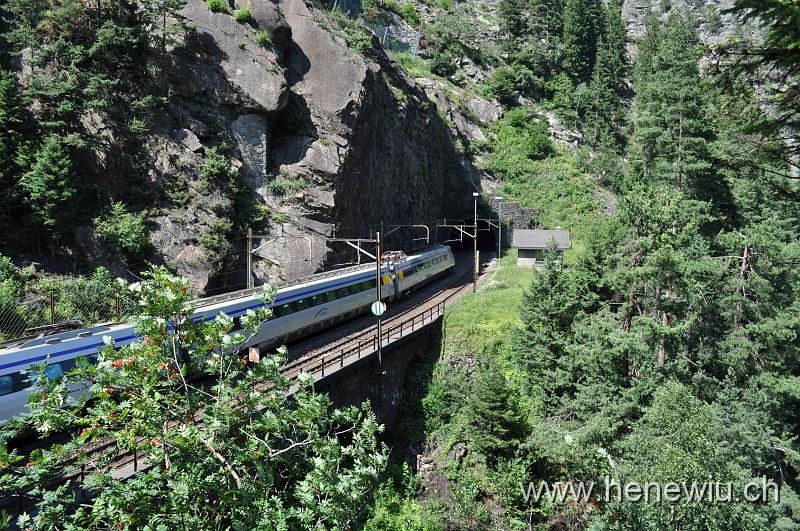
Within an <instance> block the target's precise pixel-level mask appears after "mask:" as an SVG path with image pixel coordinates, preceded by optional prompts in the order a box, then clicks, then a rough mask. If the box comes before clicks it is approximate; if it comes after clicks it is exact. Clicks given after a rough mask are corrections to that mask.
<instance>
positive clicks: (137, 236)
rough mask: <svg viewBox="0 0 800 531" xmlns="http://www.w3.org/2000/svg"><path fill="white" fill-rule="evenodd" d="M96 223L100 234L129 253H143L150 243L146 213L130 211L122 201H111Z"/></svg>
mask: <svg viewBox="0 0 800 531" xmlns="http://www.w3.org/2000/svg"><path fill="white" fill-rule="evenodd" d="M94 224H95V226H96V227H97V232H98V234H100V235H101V236H102V237H103V238H105V239H106V241H108V242H110V243H111V244H112V245H114V246H115V247H117V248H118V249H119V250H120V251H122V252H124V253H126V254H128V255H137V254H141V253H142V252H143V251H144V250H145V249H146V248H147V247H148V245H150V241H149V239H148V237H147V216H146V214H145V213H144V212H140V213H138V214H133V213H131V212H128V209H127V208H125V205H124V204H123V203H121V202H115V203H111V205H110V206H109V208H108V209H107V210H106V211H105V212H104V213H103V215H102V216H101V217H98V218H96V219H95V220H94Z"/></svg>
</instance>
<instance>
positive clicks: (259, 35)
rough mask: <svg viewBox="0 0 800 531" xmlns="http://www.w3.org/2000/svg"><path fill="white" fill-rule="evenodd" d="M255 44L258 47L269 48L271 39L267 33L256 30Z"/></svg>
mask: <svg viewBox="0 0 800 531" xmlns="http://www.w3.org/2000/svg"><path fill="white" fill-rule="evenodd" d="M256 42H257V43H258V45H259V46H264V47H266V46H269V45H270V44H271V43H272V39H271V38H270V36H269V32H267V31H262V30H258V31H257V32H256Z"/></svg>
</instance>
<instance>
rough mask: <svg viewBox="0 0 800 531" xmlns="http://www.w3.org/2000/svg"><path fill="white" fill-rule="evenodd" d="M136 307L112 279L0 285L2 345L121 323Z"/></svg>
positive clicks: (0, 336) (4, 282) (70, 279)
mask: <svg viewBox="0 0 800 531" xmlns="http://www.w3.org/2000/svg"><path fill="white" fill-rule="evenodd" d="M135 309H136V304H135V302H134V301H133V299H132V297H131V296H130V294H129V293H127V292H126V290H123V289H120V287H119V286H117V285H116V284H115V283H114V282H113V281H111V280H110V279H96V278H91V277H88V278H57V279H53V278H48V279H47V280H44V281H39V282H36V283H20V282H14V281H2V282H0V342H4V341H9V340H13V339H18V338H22V337H28V336H38V335H40V334H42V333H45V332H47V333H53V332H59V331H63V330H69V329H74V328H83V327H88V326H92V325H95V324H99V323H107V322H120V321H123V320H124V319H125V318H127V317H129V316H131V315H133V313H134V312H135Z"/></svg>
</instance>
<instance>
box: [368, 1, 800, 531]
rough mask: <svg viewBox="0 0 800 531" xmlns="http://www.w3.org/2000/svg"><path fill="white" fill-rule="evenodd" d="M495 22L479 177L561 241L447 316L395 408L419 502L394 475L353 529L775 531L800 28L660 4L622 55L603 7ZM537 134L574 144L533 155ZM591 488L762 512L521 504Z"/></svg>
mask: <svg viewBox="0 0 800 531" xmlns="http://www.w3.org/2000/svg"><path fill="white" fill-rule="evenodd" d="M729 7H730V6H729ZM709 14H711V15H713V16H709ZM498 15H499V26H500V28H501V33H500V35H501V37H500V38H499V42H498V45H499V46H500V50H502V51H501V52H500V53H499V55H498V58H499V59H498V60H499V61H502V64H500V65H499V66H497V67H496V68H494V69H493V71H492V73H491V75H490V76H489V77H488V78H487V80H486V82H485V84H484V85H483V86H482V87H479V88H478V89H477V90H485V91H486V93H488V94H491V95H492V96H493V97H495V98H496V99H497V100H499V101H501V102H502V103H503V105H504V106H505V108H506V110H505V116H504V118H502V119H501V120H500V121H499V122H497V123H496V124H495V125H494V126H493V129H492V131H491V133H490V139H489V141H488V142H487V144H486V145H485V147H484V149H485V151H484V152H483V153H484V154H483V157H484V163H485V167H487V168H490V169H491V170H492V171H493V172H494V173H495V174H496V175H498V176H500V177H501V178H502V184H501V185H500V186H499V192H500V195H503V196H504V197H506V198H513V199H515V200H519V201H521V202H522V203H523V204H526V205H529V206H535V207H536V208H537V209H538V210H539V212H540V217H541V219H543V220H545V222H544V223H545V225H544V226H551V227H552V226H553V225H555V224H556V223H558V224H560V225H562V226H565V227H568V228H569V229H570V230H571V231H572V233H573V235H574V236H575V237H577V239H578V242H577V245H576V246H575V248H574V249H573V251H571V252H569V253H567V254H566V255H565V257H564V259H563V260H562V259H561V258H559V257H558V255H556V254H555V253H552V254H551V256H550V258H549V259H548V261H547V264H546V266H545V267H544V268H543V269H542V270H541V271H536V272H534V273H527V272H524V271H523V270H519V269H517V268H516V267H515V266H514V265H513V256H510V257H508V259H504V261H503V262H501V264H500V268H501V271H500V272H498V273H497V274H496V277H495V278H494V279H493V280H490V282H489V285H488V286H487V287H486V288H485V289H484V291H483V293H479V294H478V295H476V296H472V297H471V298H468V299H467V300H465V301H464V302H463V303H461V304H460V305H459V306H458V307H457V308H456V309H455V310H453V311H452V312H451V313H450V314H449V316H448V318H447V320H446V324H445V327H446V329H447V332H446V339H445V344H444V347H443V350H442V352H441V354H440V355H439V356H440V357H439V359H438V361H432V362H431V363H432V365H430V367H429V368H428V371H429V372H428V374H430V376H424V375H423V376H420V377H419V378H417V379H416V380H415V381H414V382H412V387H411V395H410V396H408V397H407V400H406V402H405V407H406V410H405V411H406V418H407V419H408V421H407V423H406V424H405V426H406V427H407V431H406V433H407V436H408V439H406V440H404V443H403V444H409V445H411V446H412V447H413V446H414V444H419V445H420V446H419V447H420V448H421V449H422V452H421V453H422V456H421V457H418V458H417V464H418V465H419V470H420V473H421V477H422V482H421V484H414V483H413V482H412V483H409V482H408V481H405V482H404V481H403V480H402V479H401V478H400V476H399V475H398V479H396V480H395V483H394V484H396V485H400V486H402V485H405V486H406V487H405V488H406V489H408V488H409V487H408V485H411V487H410V488H411V490H412V493H411V494H409V493H408V492H407V491H403V490H402V489H401V490H394V491H391V490H390V491H387V492H384V496H383V498H381V500H382V501H381V503H382V504H383V505H380V504H379V506H378V507H379V511H378V516H377V517H376V518H377V519H376V521H375V522H376V523H375V525H374V526H373V529H382V528H386V527H392V526H393V527H392V528H394V529H407V528H408V527H406V526H404V525H403V524H401V523H400V522H403V521H413V522H416V524H415V526H416V527H415V528H417V529H430V528H443V529H450V528H459V529H487V528H506V529H528V528H556V529H584V528H593V529H599V528H625V529H767V528H781V529H790V528H795V527H796V526H797V525H798V523H800V500H798V497H797V494H796V492H797V488H798V484H797V472H798V467H799V466H800V461H798V458H799V457H800V453H798V447H797V437H798V435H800V432H799V431H798V419H797V411H798V405H800V404H798V398H800V395H798V389H800V387H799V386H798V384H800V379H798V378H799V377H800V366H799V365H798V348H799V347H800V338H798V332H799V331H800V330H799V329H800V299H798V295H800V276H798V268H797V265H798V264H800V244H799V243H798V242H800V238H798V236H800V234H799V233H800V223H798V219H799V218H798V215H800V202H799V200H800V187H798V173H797V158H796V156H797V138H796V131H797V129H796V127H795V123H796V117H797V111H798V107H797V102H796V100H794V99H792V98H793V97H794V96H793V94H795V93H796V90H797V87H798V78H797V72H798V70H797V68H798V64H800V62H798V58H797V55H796V51H793V50H796V47H797V46H798V43H799V42H800V33H798V31H797V24H798V22H800V10H798V9H797V6H796V5H793V4H791V3H784V2H778V1H776V2H747V1H741V2H737V3H736V5H735V6H733V9H732V10H731V11H726V10H724V9H719V10H716V6H715V5H714V4H712V3H707V4H706V5H705V6H703V5H702V4H701V5H700V7H699V8H698V6H696V5H695V6H693V7H692V11H686V10H684V9H679V8H672V6H671V5H670V4H669V2H661V3H660V5H656V4H653V5H652V12H650V14H649V15H648V16H647V17H646V23H645V26H644V31H643V34H642V35H641V36H634V35H632V34H631V33H629V32H626V27H625V21H624V19H623V18H622V17H621V7H620V4H619V3H618V2H615V1H613V0H612V1H610V2H608V4H604V3H601V2H594V1H592V0H566V1H564V2H557V1H548V0H529V1H524V0H522V1H520V0H503V2H501V3H500V4H499V10H498ZM721 17H724V20H725V21H726V22H725V24H724V25H723V23H722V22H721ZM758 17H761V18H758ZM723 26H724V27H723ZM714 28H716V29H717V30H720V31H723V32H725V33H726V36H725V37H724V38H720V37H719V33H715V31H714ZM701 37H702V38H701ZM720 43H721V44H720ZM548 112H554V113H555V114H556V115H557V116H558V119H559V120H560V121H561V123H562V124H566V125H567V126H568V127H572V128H575V129H576V130H577V131H579V132H580V134H581V141H580V142H579V146H577V147H566V148H565V147H564V145H563V143H561V144H560V145H559V144H557V145H553V144H551V143H550V141H549V140H548V139H547V137H546V131H547V126H546V124H541V126H537V125H536V120H535V119H534V118H533V117H534V116H537V115H538V116H547V113H548ZM554 176H561V177H562V178H561V179H559V178H554ZM565 204H566V205H567V206H566V207H565V206H564V205H565ZM523 286H524V289H523ZM509 307H510V308H511V309H509ZM517 312H518V313H517ZM464 382H469V383H468V385H465V384H464ZM607 475H608V476H610V477H612V478H614V480H616V481H620V482H623V483H624V482H625V481H634V482H638V483H639V484H641V485H644V484H646V483H648V482H661V483H664V482H669V481H678V482H681V481H695V482H698V483H702V482H705V481H719V482H721V483H723V484H726V483H728V482H730V484H731V485H732V491H731V492H732V493H734V494H733V496H736V495H737V493H741V492H742V489H743V487H744V485H745V484H746V483H747V482H750V481H751V480H757V481H758V482H759V485H761V481H762V478H763V477H766V478H770V479H771V480H773V481H775V482H776V483H778V484H779V485H780V501H779V502H776V501H775V500H774V498H773V497H772V495H770V497H769V499H768V501H767V502H762V503H749V502H745V501H743V499H742V498H741V496H739V497H738V498H736V499H733V500H731V501H730V502H724V501H723V502H719V501H718V502H716V503H697V502H694V503H692V502H687V501H685V500H683V501H677V502H668V501H664V500H659V501H658V502H650V503H645V502H638V503H632V502H625V501H619V502H617V501H612V502H611V503H607V504H606V503H605V501H604V500H603V499H602V498H601V495H597V496H595V497H592V499H580V498H578V497H575V496H572V495H569V494H568V495H567V496H566V497H565V498H564V499H562V500H561V501H560V502H558V501H557V502H555V503H553V502H551V501H549V500H546V499H545V500H540V501H534V500H532V499H527V495H528V494H529V492H527V491H526V489H527V488H528V483H529V482H534V483H536V482H539V481H544V482H546V483H548V484H551V485H552V484H558V483H561V484H562V485H566V482H596V483H597V485H599V486H602V485H604V477H606V476H607ZM396 489H397V488H396ZM598 490H601V489H600V488H599V487H598ZM723 492H724V490H723ZM386 507H389V508H391V510H387V509H386ZM392 511H396V512H399V513H400V516H391V515H390V513H391V512H392Z"/></svg>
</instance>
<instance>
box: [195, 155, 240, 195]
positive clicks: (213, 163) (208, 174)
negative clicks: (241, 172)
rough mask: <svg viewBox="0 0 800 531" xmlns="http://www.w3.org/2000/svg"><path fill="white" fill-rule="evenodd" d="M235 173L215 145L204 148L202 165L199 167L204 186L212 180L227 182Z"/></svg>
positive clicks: (208, 184) (212, 181)
mask: <svg viewBox="0 0 800 531" xmlns="http://www.w3.org/2000/svg"><path fill="white" fill-rule="evenodd" d="M235 175H236V170H235V169H234V168H233V167H232V166H231V163H230V162H229V161H228V158H227V157H226V156H225V155H222V154H220V153H219V151H218V149H217V148H216V147H210V148H207V149H206V151H205V154H204V155H203V165H202V166H201V167H200V178H201V179H202V182H203V183H204V186H206V187H208V186H210V185H211V183H214V182H227V181H228V180H230V179H231V178H232V177H234V176H235Z"/></svg>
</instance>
